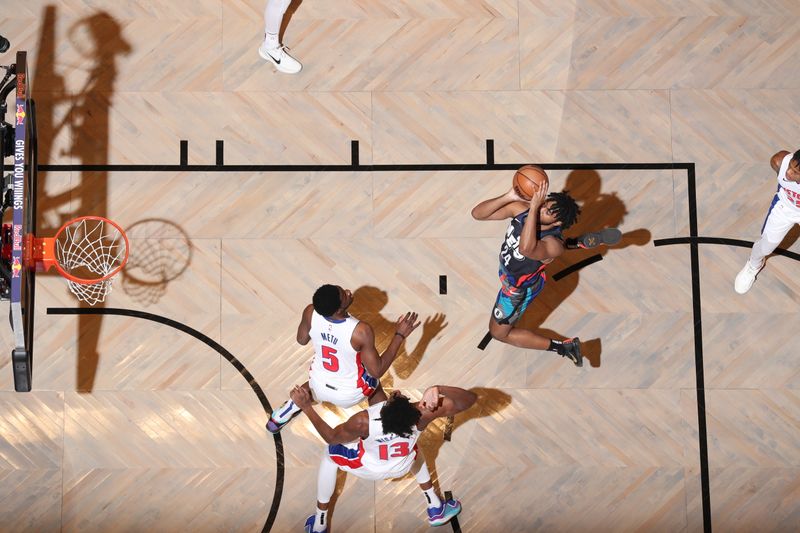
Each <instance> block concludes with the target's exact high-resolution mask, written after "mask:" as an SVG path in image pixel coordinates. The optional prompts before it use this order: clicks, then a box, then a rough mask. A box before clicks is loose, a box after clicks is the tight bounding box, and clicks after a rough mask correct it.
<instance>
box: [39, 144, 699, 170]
mask: <svg viewBox="0 0 800 533" xmlns="http://www.w3.org/2000/svg"><path fill="white" fill-rule="evenodd" d="M181 146H182V147H183V145H181ZM184 155H187V154H184V153H183V152H182V153H181V157H183V156H184ZM187 157H188V155H187ZM525 164H527V163H500V164H486V163H475V164H450V163H445V164H412V165H352V164H350V165H184V164H180V165H122V164H119V165H111V164H109V165H39V166H38V169H39V170H40V171H43V172H413V171H453V172H469V171H477V170H516V169H518V168H519V167H521V166H523V165H525ZM691 164H692V163H603V164H592V163H542V164H540V165H539V166H541V167H542V168H543V169H545V170H687V166H688V165H691Z"/></svg>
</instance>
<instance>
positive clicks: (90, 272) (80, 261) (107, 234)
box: [55, 217, 127, 305]
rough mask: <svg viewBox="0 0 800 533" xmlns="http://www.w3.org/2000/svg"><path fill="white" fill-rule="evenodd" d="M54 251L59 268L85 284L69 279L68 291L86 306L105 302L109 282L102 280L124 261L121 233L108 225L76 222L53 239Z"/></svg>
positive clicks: (93, 220) (96, 220)
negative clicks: (54, 241)
mask: <svg viewBox="0 0 800 533" xmlns="http://www.w3.org/2000/svg"><path fill="white" fill-rule="evenodd" d="M55 248H56V260H57V261H58V264H59V265H60V266H61V268H62V269H63V270H64V271H65V272H67V273H68V274H71V275H72V276H75V277H77V278H80V279H81V280H83V281H84V283H78V282H76V281H73V280H70V279H68V284H69V289H70V290H71V291H72V293H73V294H75V296H77V297H78V299H79V300H81V301H84V302H86V303H88V304H89V305H94V304H96V303H98V302H102V301H104V300H105V298H106V295H107V294H108V293H109V292H111V281H112V278H109V279H102V278H104V277H105V276H107V275H109V274H110V273H112V272H113V271H114V270H116V269H118V268H120V266H122V265H123V264H124V263H125V260H126V258H127V244H126V241H125V237H124V234H123V233H122V231H121V230H120V229H119V228H117V227H116V226H115V225H114V224H111V222H110V221H107V220H105V219H99V218H92V217H85V218H80V219H77V220H75V221H74V222H73V223H72V224H70V225H69V226H67V227H66V228H64V231H62V232H61V233H59V235H58V236H57V237H56V246H55Z"/></svg>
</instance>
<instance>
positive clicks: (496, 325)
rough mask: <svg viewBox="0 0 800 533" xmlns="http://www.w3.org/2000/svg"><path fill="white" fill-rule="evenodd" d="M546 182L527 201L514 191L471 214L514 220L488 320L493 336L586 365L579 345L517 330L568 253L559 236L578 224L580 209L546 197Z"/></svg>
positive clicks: (557, 195)
mask: <svg viewBox="0 0 800 533" xmlns="http://www.w3.org/2000/svg"><path fill="white" fill-rule="evenodd" d="M548 187H549V184H548V183H547V182H546V181H545V182H544V183H542V184H541V185H540V186H539V187H538V189H537V190H536V191H535V192H534V193H533V195H532V196H531V199H530V201H529V202H526V201H525V200H524V199H523V198H522V197H520V196H519V195H518V194H517V193H516V192H515V191H514V188H513V187H512V188H511V189H510V190H509V191H508V192H507V193H505V194H504V195H502V196H498V197H497V198H492V199H490V200H484V201H483V202H481V203H479V204H478V205H476V206H475V207H474V208H473V209H472V216H473V218H475V219H477V220H503V219H506V218H510V219H511V223H510V224H509V226H508V229H507V230H506V235H505V239H504V240H503V244H502V247H501V249H500V272H499V275H500V282H501V284H502V286H501V288H500V292H498V293H497V299H496V301H495V304H494V309H493V310H492V316H491V318H490V319H489V333H491V335H492V337H493V338H495V339H497V340H499V341H501V342H505V343H507V344H511V345H513V346H518V347H520V348H531V349H534V350H547V351H551V352H557V353H558V354H559V355H561V356H562V357H568V358H569V359H570V360H571V361H572V362H573V363H575V365H576V366H583V356H582V355H581V344H580V340H579V339H578V338H577V337H576V338H573V339H566V340H564V341H558V340H555V339H548V338H547V337H543V336H541V335H538V334H536V333H534V332H533V331H530V330H527V329H523V328H518V327H514V324H515V323H516V322H517V321H518V320H519V319H520V317H522V314H523V313H524V312H525V310H526V309H527V308H528V305H529V304H530V303H531V301H533V299H534V298H536V296H537V295H538V294H539V293H540V292H541V291H542V289H543V288H544V283H545V280H546V279H547V277H546V276H545V273H544V269H545V267H546V266H547V265H548V263H550V262H551V261H552V260H553V259H555V258H556V257H558V256H560V255H561V254H562V253H564V249H565V246H564V240H563V237H562V235H561V231H562V230H564V229H567V228H569V227H570V226H571V225H572V224H574V223H575V221H576V220H577V219H578V214H579V213H580V208H579V207H578V204H577V202H575V199H574V198H572V197H571V196H569V195H568V194H567V193H566V192H554V193H551V194H548V193H547V190H548Z"/></svg>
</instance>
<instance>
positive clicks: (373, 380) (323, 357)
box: [267, 285, 420, 433]
mask: <svg viewBox="0 0 800 533" xmlns="http://www.w3.org/2000/svg"><path fill="white" fill-rule="evenodd" d="M351 303H353V293H352V292H350V291H349V290H345V289H343V288H341V287H339V286H338V285H323V286H322V287H320V288H319V289H317V291H316V292H315V293H314V297H313V299H312V303H311V304H309V305H308V306H306V308H305V309H304V310H303V316H302V319H301V320H300V325H299V326H298V327H297V342H298V343H300V344H302V345H303V346H305V345H306V344H308V342H309V341H311V343H312V344H313V345H314V359H313V360H312V362H311V368H310V369H309V372H308V381H306V382H305V383H303V385H301V387H302V388H303V389H304V390H306V391H307V392H308V393H309V394H310V395H312V396H313V398H314V399H315V400H316V401H318V402H329V403H332V404H334V405H338V406H339V407H352V406H353V405H356V404H357V403H359V402H361V401H362V400H365V399H367V398H370V397H371V396H372V395H373V394H376V393H381V394H382V393H383V389H382V388H381V384H380V381H379V379H380V378H381V376H383V375H384V374H385V373H386V371H387V370H389V367H390V366H392V362H393V361H394V359H395V357H397V351H398V350H399V349H400V345H401V344H402V343H403V341H404V340H405V338H406V337H408V335H409V334H410V333H411V332H412V331H414V330H415V329H416V328H417V326H419V324H420V323H419V321H417V313H411V312H409V313H406V314H405V315H404V316H401V317H400V318H398V319H397V322H396V324H395V334H394V336H393V337H392V341H391V342H390V343H389V347H388V348H386V351H384V352H383V354H382V355H378V350H377V349H376V348H375V334H374V332H373V331H372V327H371V326H370V325H369V324H367V323H366V322H362V321H359V320H358V319H357V318H354V317H352V316H350V315H349V314H348V313H347V308H348V307H350V304H351ZM299 412H300V407H299V406H298V405H297V404H295V403H294V402H293V401H292V400H291V399H289V400H287V401H286V403H284V404H283V405H281V406H280V407H278V408H277V409H275V410H274V411H272V415H271V416H270V418H269V420H268V421H267V431H269V432H270V433H277V432H279V431H280V430H281V428H282V427H283V426H285V425H286V424H288V423H289V421H290V420H291V419H292V417H293V416H294V415H295V414H297V413H299Z"/></svg>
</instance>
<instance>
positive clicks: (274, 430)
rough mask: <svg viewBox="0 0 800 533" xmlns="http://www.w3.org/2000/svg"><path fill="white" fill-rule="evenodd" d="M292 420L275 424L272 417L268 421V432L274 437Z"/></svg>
mask: <svg viewBox="0 0 800 533" xmlns="http://www.w3.org/2000/svg"><path fill="white" fill-rule="evenodd" d="M290 420H291V418H290V419H289V420H287V421H286V422H275V420H274V419H273V418H272V417H269V420H267V431H269V432H270V433H272V434H273V435H274V434H275V433H277V432H279V431H280V430H281V428H282V427H283V426H285V425H286V424H288V423H289V421H290Z"/></svg>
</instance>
